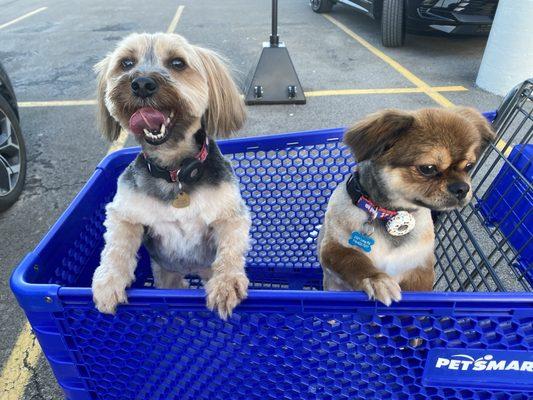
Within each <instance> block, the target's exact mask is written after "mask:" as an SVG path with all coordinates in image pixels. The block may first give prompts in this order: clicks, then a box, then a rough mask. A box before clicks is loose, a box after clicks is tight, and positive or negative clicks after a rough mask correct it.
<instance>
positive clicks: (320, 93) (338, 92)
mask: <svg viewBox="0 0 533 400" xmlns="http://www.w3.org/2000/svg"><path fill="white" fill-rule="evenodd" d="M431 90H433V91H435V92H465V91H468V89H467V88H465V87H464V86H434V87H432V88H431ZM408 93H424V89H422V88H417V87H414V88H378V89H332V90H311V91H308V92H305V95H306V96H309V97H324V96H350V95H354V96H355V95H362V94H408ZM95 105H96V100H92V99H91V100H49V101H46V100H43V101H19V102H18V106H19V107H20V108H33V107H77V106H95Z"/></svg>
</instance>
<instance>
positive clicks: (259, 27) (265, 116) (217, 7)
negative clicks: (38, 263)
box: [0, 0, 501, 400]
mask: <svg viewBox="0 0 533 400" xmlns="http://www.w3.org/2000/svg"><path fill="white" fill-rule="evenodd" d="M0 9H1V11H2V12H1V13H0V15H1V16H0V61H1V62H2V63H3V64H4V66H5V68H6V70H7V71H8V72H9V74H10V76H11V80H12V82H13V85H14V88H15V91H16V93H17V96H18V100H19V103H20V107H21V108H20V115H21V124H22V130H23V134H24V137H25V140H26V146H27V151H28V160H29V161H28V174H27V181H26V186H25V189H24V192H23V194H22V197H21V198H20V200H19V201H18V202H17V203H16V204H15V206H13V207H12V208H11V209H10V210H8V211H7V212H5V213H4V214H2V215H0V237H1V246H0V267H1V269H0V285H1V286H0V338H1V339H0V364H1V365H2V375H1V377H0V398H1V399H6V400H10V399H35V400H41V399H60V398H61V397H62V395H61V391H60V389H59V387H58V386H57V383H56V382H55V379H54V377H53V375H52V373H51V371H50V369H49V367H48V364H47V363H46V361H45V360H44V358H43V356H42V355H41V354H40V351H39V347H38V345H37V344H35V342H34V340H33V337H32V335H31V333H30V330H29V329H28V327H27V326H26V322H25V318H24V315H23V313H22V311H21V310H20V309H19V307H18V305H17V304H16V301H15V299H14V297H13V295H12V294H11V292H10V290H9V284H8V282H9V276H10V274H11V271H12V270H13V268H14V267H15V266H16V265H17V264H18V263H19V262H20V260H21V258H22V257H23V256H24V255H25V254H26V253H27V252H29V251H31V250H32V249H33V248H34V246H35V245H36V244H37V243H38V241H39V240H40V239H41V238H42V236H43V235H44V234H45V233H46V232H47V231H48V229H49V228H50V226H51V225H52V224H53V223H54V221H55V220H56V219H57V218H58V217H59V215H60V214H61V212H62V211H63V210H65V208H66V207H67V206H68V204H69V202H70V201H71V200H72V199H73V197H74V196H75V195H76V193H77V192H78V191H79V190H80V188H81V187H82V186H83V184H84V182H86V180H87V178H88V177H89V176H90V175H91V173H92V171H93V170H94V168H95V166H96V165H97V164H98V162H99V161H100V160H101V159H102V158H103V157H104V156H105V155H106V153H107V152H108V150H109V144H108V143H106V142H105V141H104V140H103V139H102V138H100V136H99V134H98V132H97V131H96V128H95V107H94V96H95V76H94V73H93V71H92V67H93V65H94V64H95V63H96V62H97V61H98V60H100V59H101V58H102V57H104V55H105V54H106V53H107V52H108V51H110V50H111V49H112V48H113V46H114V45H115V44H116V43H117V41H118V40H120V39H121V38H122V37H124V36H125V35H127V34H128V33H131V32H142V31H146V32H157V31H172V30H175V32H177V33H180V34H182V35H184V36H186V37H187V38H188V39H189V41H191V42H192V43H194V44H199V45H202V46H205V47H208V48H211V49H214V50H216V51H218V52H220V53H221V54H223V55H224V56H226V57H227V59H228V60H229V62H230V64H231V65H232V67H233V69H234V71H235V77H236V79H237V81H238V82H239V84H241V86H242V85H243V84H244V81H245V79H246V75H247V73H248V72H249V71H250V69H251V68H252V67H253V65H254V63H255V62H256V60H257V56H258V54H259V51H260V48H261V42H263V41H266V40H267V39H268V35H269V29H270V2H269V1H266V0H263V1H254V2H250V1H246V0H228V1H223V2H222V1H216V0H204V1H192V0H190V1H186V0H182V1H177V2H175V1H168V0H152V1H150V2H146V1H140V0H133V1H122V2H110V1H103V0H91V1H87V0H83V1H77V2H71V1H67V0H56V1H40V0H35V1H25V2H16V1H11V0H7V1H6V0H0ZM21 17H23V18H21ZM379 31H380V28H379V24H378V23H376V22H375V21H373V20H371V19H370V18H367V17H365V16H363V15H359V14H357V13H356V12H354V10H352V9H351V8H348V7H344V6H337V7H335V8H334V9H333V11H332V12H331V13H330V14H328V15H327V16H323V15H319V14H315V13H313V12H312V11H311V9H310V7H309V5H308V1H306V0H298V1H295V0H292V1H288V0H287V1H280V10H279V33H280V36H281V40H282V41H284V42H285V43H286V45H287V47H288V49H289V52H290V54H291V57H292V60H293V63H294V66H295V68H296V71H297V72H298V75H299V78H300V81H301V83H302V85H303V88H304V90H305V92H306V94H307V104H306V105H299V106H296V105H289V106H281V105H276V106H254V107H250V108H249V118H248V122H247V124H246V126H245V128H244V129H242V130H241V131H240V132H239V135H240V136H252V135H265V134H270V133H279V132H290V131H300V130H308V129H317V128H325V127H337V126H346V125H349V124H351V123H353V122H355V121H356V120H357V119H359V118H361V117H362V116H364V115H365V114H367V113H370V112H373V111H376V110H379V109H381V108H386V107H396V108H403V109H415V108H420V107H428V106H431V107H433V106H449V105H453V104H456V105H470V106H474V107H477V108H478V109H480V110H492V109H495V108H496V107H497V106H498V104H499V102H500V101H501V99H500V98H499V97H497V96H494V95H491V94H489V93H487V92H484V91H482V90H479V89H477V88H475V87H474V81H475V78H476V74H477V70H478V68H479V64H480V62H481V57H482V54H483V49H484V46H485V43H486V38H480V37H447V36H414V35H408V36H407V41H406V45H405V47H402V48H398V49H387V48H383V47H382V45H381V42H380V35H379ZM122 145H125V146H130V145H134V143H133V140H132V139H131V138H128V139H127V140H126V143H125V144H123V143H119V144H118V145H115V147H114V148H115V149H116V148H119V147H121V146H122Z"/></svg>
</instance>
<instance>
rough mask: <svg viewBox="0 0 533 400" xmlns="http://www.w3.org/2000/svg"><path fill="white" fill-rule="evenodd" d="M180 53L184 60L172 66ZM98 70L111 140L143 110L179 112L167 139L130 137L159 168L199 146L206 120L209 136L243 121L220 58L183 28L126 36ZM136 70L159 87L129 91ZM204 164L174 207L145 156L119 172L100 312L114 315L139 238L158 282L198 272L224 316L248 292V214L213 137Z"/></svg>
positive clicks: (170, 189) (98, 294) (100, 272)
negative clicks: (146, 92)
mask: <svg viewBox="0 0 533 400" xmlns="http://www.w3.org/2000/svg"><path fill="white" fill-rule="evenodd" d="M176 59H179V60H181V61H182V62H183V63H184V68H179V69H176V68H173V66H172V60H176ZM125 60H126V61H125ZM125 62H127V64H125ZM125 65H126V66H127V69H126V68H125ZM95 69H96V71H97V72H98V104H99V123H100V130H101V131H102V133H103V134H104V135H105V136H106V137H107V138H108V139H109V140H115V139H117V137H118V135H119V133H120V130H121V128H122V129H124V130H126V131H128V130H129V120H130V117H131V116H132V114H134V113H135V112H136V111H137V110H139V109H140V108H143V107H151V108H153V109H156V110H166V111H167V112H168V111H173V112H174V113H175V116H173V117H172V116H171V118H172V122H171V123H170V125H169V127H170V128H169V130H168V131H167V135H168V138H167V140H166V141H165V142H164V143H163V144H160V145H153V144H150V143H149V142H148V141H147V140H146V135H144V136H143V135H142V134H141V135H139V134H137V135H136V139H137V141H138V142H139V143H140V145H141V146H142V151H143V152H144V153H145V154H146V156H147V157H149V158H150V159H151V160H153V161H154V162H156V163H157V165H159V166H160V167H163V168H167V169H177V168H178V167H179V166H180V164H181V163H182V161H183V160H184V159H185V158H186V157H194V155H195V154H197V153H198V151H199V149H200V147H201V144H202V140H201V138H199V137H197V136H198V134H197V131H198V129H199V128H200V126H201V121H202V118H203V119H204V120H205V128H206V132H207V133H208V135H209V136H215V135H218V136H220V135H223V136H227V135H229V134H231V132H232V131H234V130H237V129H239V128H240V127H241V126H242V125H243V123H244V120H245V109H244V104H243V101H242V98H241V97H240V95H239V92H238V90H237V88H236V86H235V84H234V82H233V80H232V78H231V76H230V74H229V72H228V70H227V68H226V67H225V65H224V63H223V62H222V60H221V59H220V58H219V56H217V55H216V54H215V53H214V52H212V51H210V50H206V49H203V48H200V47H197V46H193V45H191V44H189V43H188V42H187V41H186V40H185V39H184V38H183V37H181V36H179V35H175V34H162V33H159V34H133V35H130V36H128V37H127V38H125V39H124V40H123V41H122V42H121V43H120V44H119V45H118V47H117V48H116V49H115V51H113V52H112V53H111V54H109V55H108V56H107V57H105V58H104V59H103V60H102V61H101V62H99V63H98V64H97V65H96V67H95ZM139 76H142V77H150V78H152V79H154V80H155V81H156V82H157V83H158V90H157V92H156V93H155V94H153V95H151V96H149V97H144V98H142V97H139V96H136V95H134V93H132V80H133V79H135V78H136V77H139ZM204 166H205V167H204V173H203V175H202V177H201V179H200V181H199V182H197V183H196V184H194V185H192V187H185V188H184V189H185V191H186V192H187V193H189V195H190V205H189V206H188V207H185V208H174V207H173V206H172V205H171V203H172V200H173V199H174V198H175V197H176V195H177V194H178V185H177V184H176V183H168V182H167V181H165V180H164V179H160V178H155V177H153V176H152V175H150V174H149V173H148V170H147V168H146V165H145V163H144V160H143V159H142V156H141V155H139V156H138V157H137V158H136V160H135V161H134V162H132V164H131V165H129V166H128V168H127V169H126V170H125V171H124V173H123V174H122V175H121V176H120V178H119V181H118V189H117V193H116V196H115V198H114V199H113V201H112V202H111V203H110V204H109V205H108V206H107V208H106V221H105V227H106V228H107V231H106V233H105V247H104V250H103V252H102V255H101V261H100V266H99V267H98V268H97V269H96V271H95V273H94V276H93V284H92V289H93V297H94V302H95V304H96V307H97V308H98V310H100V311H101V312H105V313H113V312H114V311H115V308H116V306H117V305H118V304H119V303H125V302H126V301H127V298H126V292H125V289H126V288H127V287H128V286H129V285H131V283H132V282H133V280H134V271H135V268H136V265H137V258H136V255H137V251H138V249H139V247H140V245H141V244H142V243H144V245H145V246H146V248H147V249H148V251H149V253H150V258H151V264H152V270H153V275H154V281H155V285H156V287H160V288H178V287H183V286H184V281H183V278H184V276H185V275H188V274H193V275H195V274H196V275H200V276H201V277H202V278H203V279H205V280H207V283H206V292H207V305H208V307H209V308H210V309H213V310H216V311H218V313H219V315H220V316H221V317H222V318H227V317H228V316H229V315H231V313H232V310H233V309H234V307H235V306H237V304H239V302H240V301H241V300H242V299H243V298H245V297H246V294H247V287H248V279H247V277H246V275H245V272H244V262H245V253H246V251H247V249H248V233H249V228H250V217H249V213H248V210H247V208H246V206H245V204H244V202H243V200H242V198H241V196H240V192H239V187H238V183H237V181H236V178H235V176H234V175H233V171H232V168H231V165H230V164H229V162H228V161H226V160H225V159H224V158H223V156H222V155H221V153H220V151H219V149H218V147H217V145H216V143H215V142H214V140H212V141H211V143H210V149H209V154H208V156H207V159H206V160H205V162H204Z"/></svg>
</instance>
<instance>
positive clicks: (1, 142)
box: [0, 63, 26, 211]
mask: <svg viewBox="0 0 533 400" xmlns="http://www.w3.org/2000/svg"><path fill="white" fill-rule="evenodd" d="M19 122H20V121H19V111H18V106H17V98H16V96H15V92H14V91H13V86H12V85H11V81H10V80H9V77H8V75H7V73H6V71H5V69H4V67H3V66H2V64H1V63H0V211H4V210H6V209H8V208H9V207H10V206H11V205H12V204H13V203H14V202H15V201H16V200H17V199H18V197H19V196H20V193H21V192H22V188H23V186H24V180H25V178H26V147H25V145H24V138H23V137H22V132H21V130H20V124H19Z"/></svg>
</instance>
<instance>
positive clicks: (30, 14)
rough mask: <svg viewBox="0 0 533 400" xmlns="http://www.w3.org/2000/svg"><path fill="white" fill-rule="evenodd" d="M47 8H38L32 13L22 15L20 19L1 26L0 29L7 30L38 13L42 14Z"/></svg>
mask: <svg viewBox="0 0 533 400" xmlns="http://www.w3.org/2000/svg"><path fill="white" fill-rule="evenodd" d="M47 8H48V7H41V8H38V9H37V10H33V11H30V12H29V13H27V14H24V15H21V16H20V17H18V18H15V19H12V20H11V21H8V22H6V23H5V24H2V25H0V29H4V28H7V27H8V26H10V25H13V24H16V23H17V22H19V21H22V20H23V19H26V18H28V17H31V16H32V15H35V14H37V13H40V12H41V11H44V10H46V9H47Z"/></svg>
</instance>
